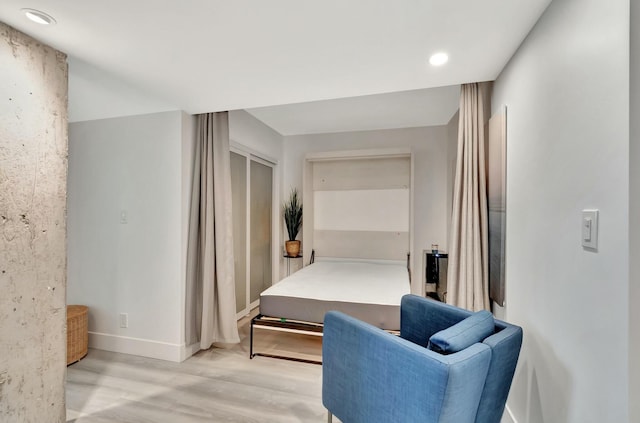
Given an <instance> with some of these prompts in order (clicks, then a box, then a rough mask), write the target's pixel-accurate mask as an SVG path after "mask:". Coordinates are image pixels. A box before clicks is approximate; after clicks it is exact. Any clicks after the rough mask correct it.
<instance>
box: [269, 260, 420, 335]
mask: <svg viewBox="0 0 640 423" xmlns="http://www.w3.org/2000/svg"><path fill="white" fill-rule="evenodd" d="M409 292H410V286H409V276H408V272H407V268H406V265H405V264H399V263H397V262H388V263H382V262H370V261H344V260H335V261H333V260H329V261H318V262H316V263H314V264H312V265H310V266H307V267H305V268H303V269H301V270H300V271H298V272H296V273H294V274H293V275H291V276H289V277H287V278H285V279H283V280H282V281H280V282H278V283H277V284H275V285H273V286H272V287H270V288H268V289H267V290H265V291H264V292H263V293H262V294H261V295H260V313H261V314H262V315H265V316H270V317H278V318H284V319H290V320H301V321H306V322H315V323H322V321H323V320H324V314H325V313H326V312H327V311H329V310H338V311H342V312H343V313H346V314H349V315H351V316H353V317H356V318H358V319H360V320H363V321H366V322H368V323H370V324H372V325H375V326H378V327H380V328H382V329H388V330H398V329H399V328H400V299H401V298H402V296H403V295H405V294H408V293H409Z"/></svg>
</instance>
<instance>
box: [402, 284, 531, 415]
mask: <svg viewBox="0 0 640 423" xmlns="http://www.w3.org/2000/svg"><path fill="white" fill-rule="evenodd" d="M400 310H401V312H400V313H401V314H400V336H401V337H402V338H404V339H406V340H408V341H411V342H413V343H415V344H418V345H421V346H426V345H427V343H428V342H429V338H430V337H431V336H432V335H433V334H435V333H436V332H439V331H441V330H443V329H446V328H448V327H450V326H452V325H455V324H456V323H458V322H460V321H462V320H463V319H465V318H467V317H469V316H470V315H471V314H472V313H471V312H470V311H468V310H464V309H461V308H458V307H454V306H451V305H447V304H443V303H440V302H437V301H434V300H431V299H427V298H424V297H419V296H417V295H406V296H404V297H403V298H402V303H401V308H400ZM483 344H485V345H487V346H489V347H490V348H491V361H490V363H489V371H488V373H487V378H486V380H485V385H484V389H483V391H482V395H481V397H480V403H479V405H478V412H477V414H476V419H475V423H499V422H500V420H501V418H502V414H503V413H504V407H505V405H506V402H507V397H508V395H509V389H510V388H511V382H512V381H513V375H514V373H515V369H516V364H517V362H518V356H519V354H520V348H521V345H522V328H520V327H518V326H515V325H512V324H509V323H506V322H503V321H501V320H498V319H496V320H495V332H494V333H493V335H490V336H489V337H487V338H485V339H484V341H483Z"/></svg>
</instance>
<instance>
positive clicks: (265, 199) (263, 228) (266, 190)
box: [250, 160, 273, 304]
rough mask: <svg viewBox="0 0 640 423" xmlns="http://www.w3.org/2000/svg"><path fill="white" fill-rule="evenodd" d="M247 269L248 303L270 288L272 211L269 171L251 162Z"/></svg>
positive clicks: (256, 162)
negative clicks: (248, 269) (249, 246)
mask: <svg viewBox="0 0 640 423" xmlns="http://www.w3.org/2000/svg"><path fill="white" fill-rule="evenodd" d="M250 173H251V188H250V197H251V201H250V204H251V205H250V215H251V228H250V231H251V236H250V238H251V255H250V261H251V270H250V303H251V304H255V303H256V301H258V300H259V299H260V293H261V292H262V291H264V290H265V289H267V288H268V287H270V286H271V262H272V260H271V239H272V237H271V222H272V215H271V212H272V210H273V168H272V167H271V166H268V165H266V164H264V163H261V162H259V161H256V160H251V170H250Z"/></svg>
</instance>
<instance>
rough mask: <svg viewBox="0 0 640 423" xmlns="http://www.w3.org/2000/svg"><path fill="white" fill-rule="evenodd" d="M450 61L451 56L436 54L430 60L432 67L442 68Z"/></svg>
mask: <svg viewBox="0 0 640 423" xmlns="http://www.w3.org/2000/svg"><path fill="white" fill-rule="evenodd" d="M448 61H449V55H448V54H447V53H442V52H440V53H435V54H433V55H431V57H430V58H429V63H431V66H442V65H444V64H445V63H447V62H448Z"/></svg>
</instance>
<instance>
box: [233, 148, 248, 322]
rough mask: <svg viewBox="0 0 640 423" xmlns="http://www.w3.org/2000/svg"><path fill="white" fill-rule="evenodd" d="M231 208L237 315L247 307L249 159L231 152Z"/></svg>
mask: <svg viewBox="0 0 640 423" xmlns="http://www.w3.org/2000/svg"><path fill="white" fill-rule="evenodd" d="M231 207H232V210H233V258H234V263H235V277H236V313H241V312H243V311H244V310H245V309H246V308H247V307H248V303H247V158H246V157H245V156H242V155H240V154H238V153H234V152H233V151H232V152H231Z"/></svg>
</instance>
